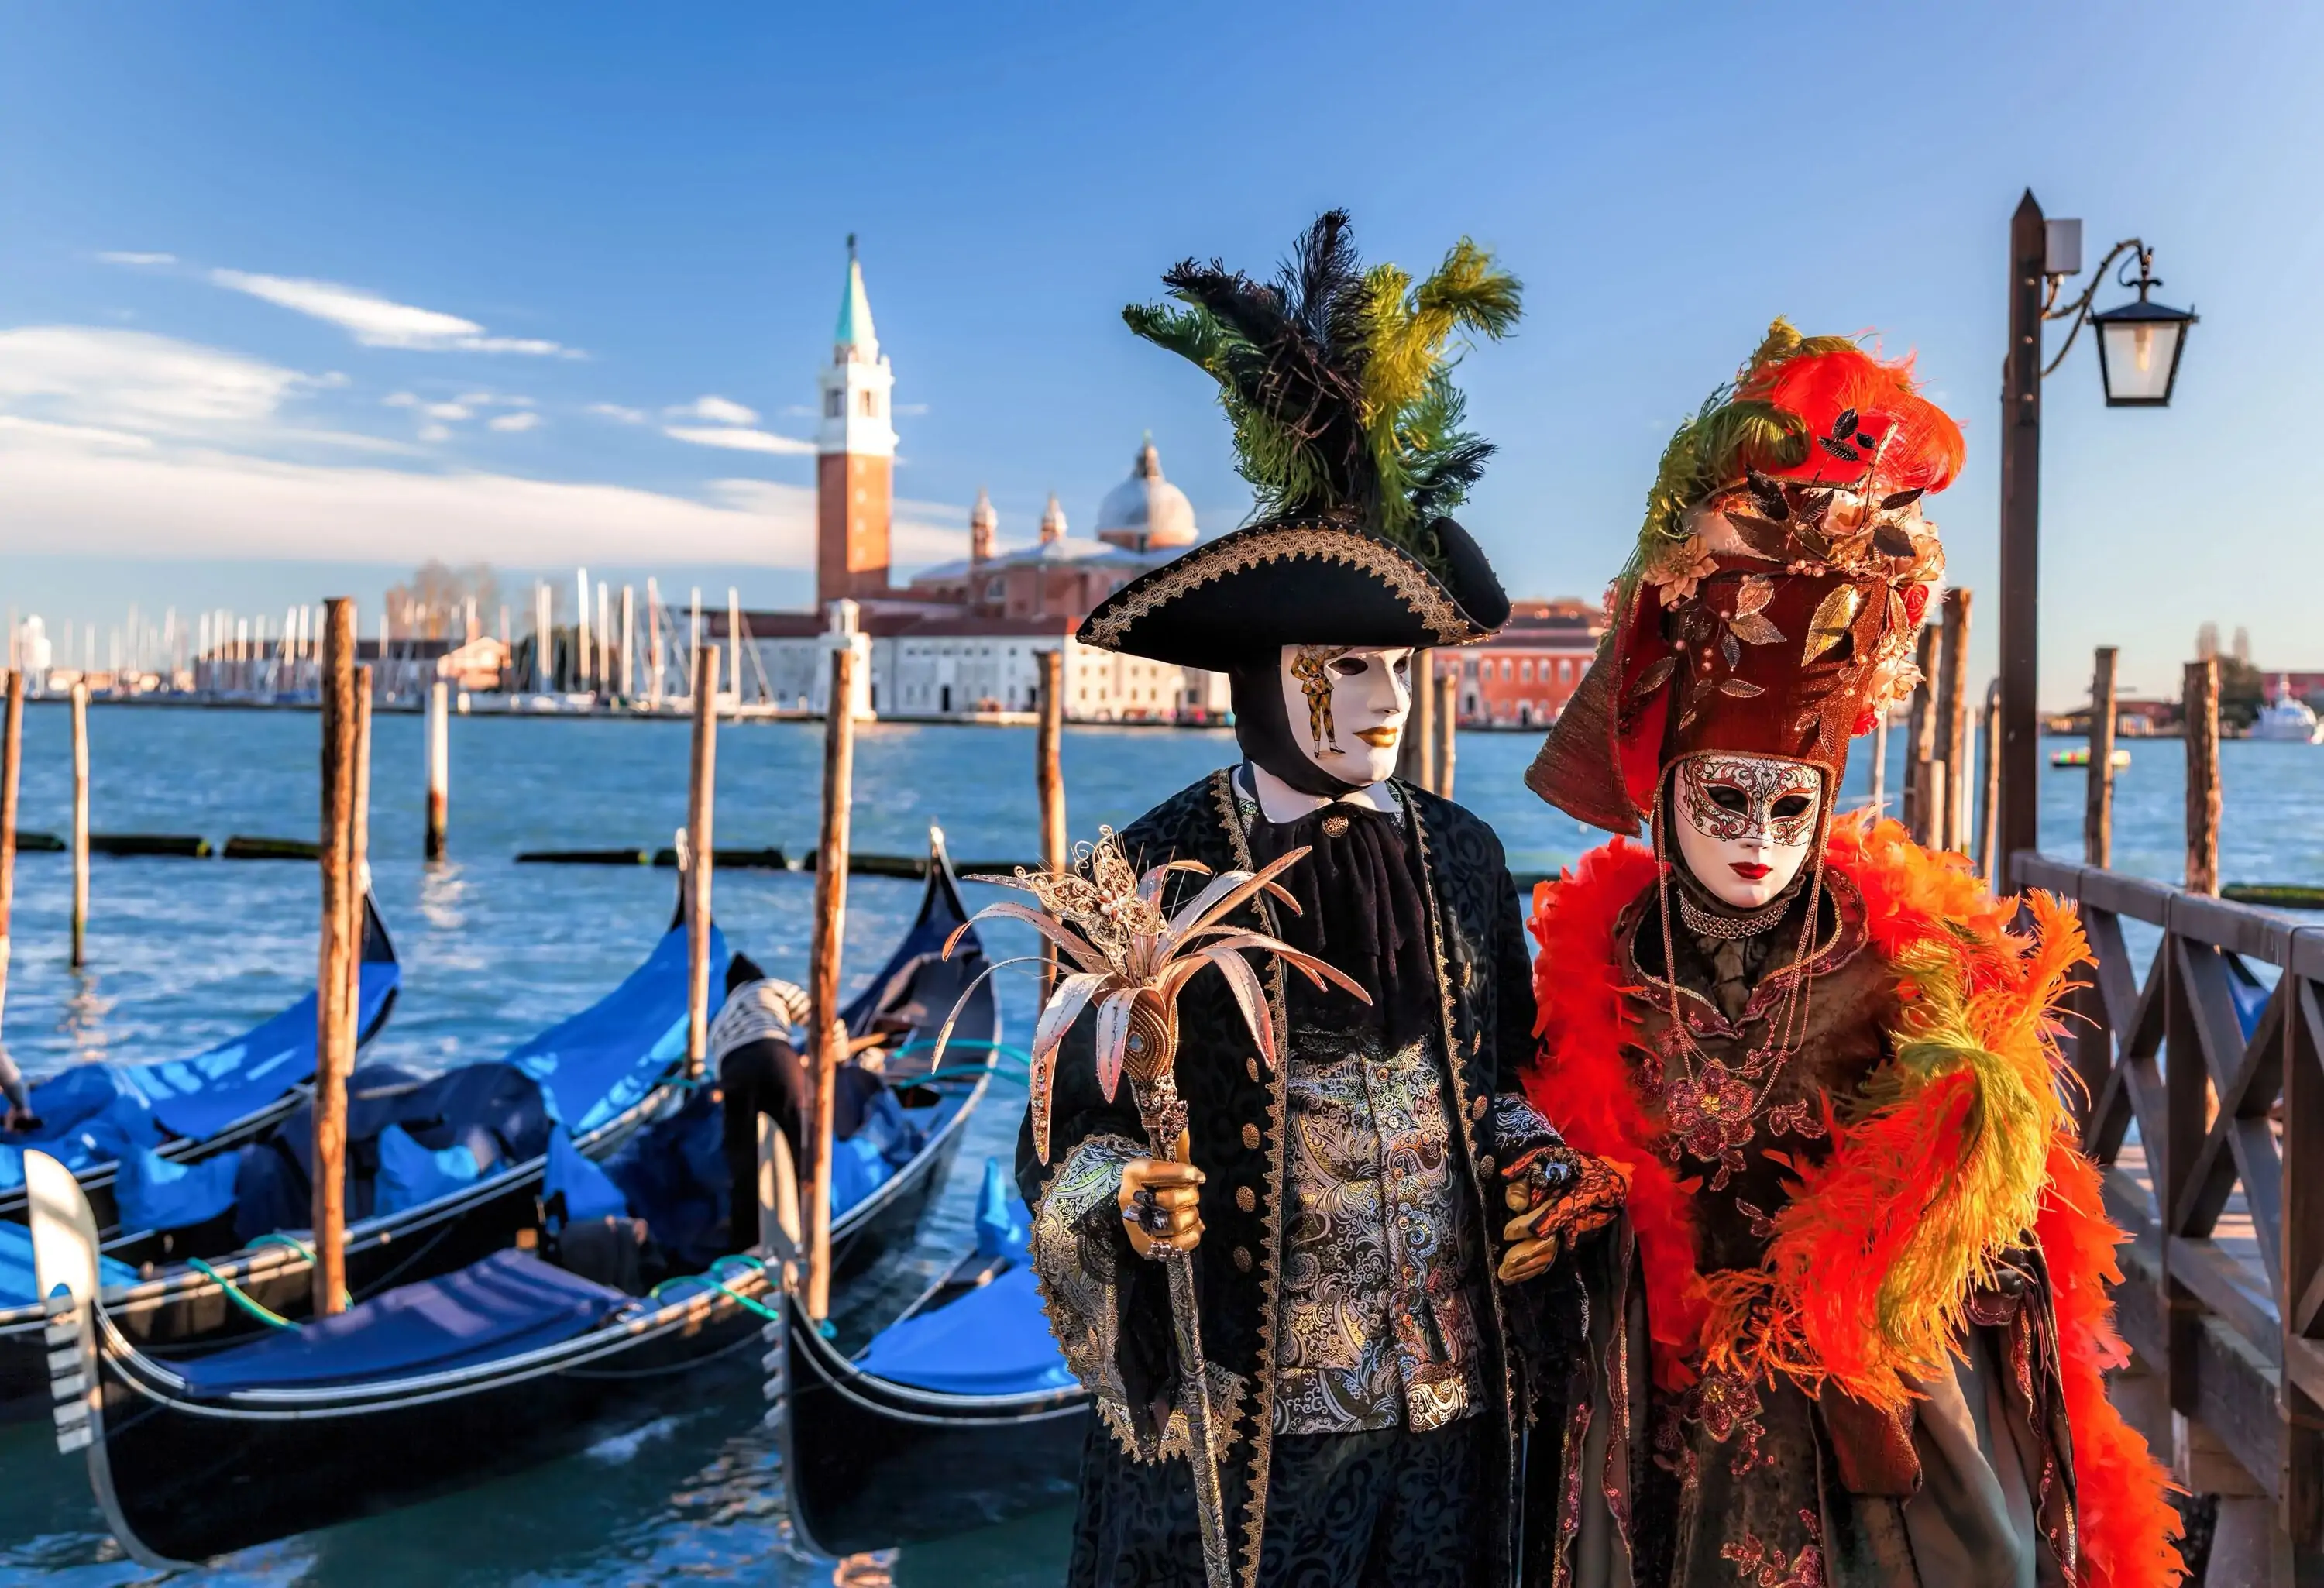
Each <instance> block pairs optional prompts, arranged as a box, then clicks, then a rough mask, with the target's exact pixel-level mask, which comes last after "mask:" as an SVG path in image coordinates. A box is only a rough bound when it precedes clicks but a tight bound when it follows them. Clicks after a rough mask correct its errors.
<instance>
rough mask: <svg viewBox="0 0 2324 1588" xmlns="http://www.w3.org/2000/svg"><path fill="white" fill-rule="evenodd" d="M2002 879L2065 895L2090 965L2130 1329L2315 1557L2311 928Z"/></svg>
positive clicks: (2094, 1110)
mask: <svg viewBox="0 0 2324 1588" xmlns="http://www.w3.org/2000/svg"><path fill="white" fill-rule="evenodd" d="M2010 870H2011V876H2012V880H2013V882H2015V884H2016V885H2017V886H2019V887H2021V888H2024V887H2034V888H2047V889H2049V890H2051V891H2053V892H2056V893H2060V894H2062V895H2064V896H2065V897H2067V898H2069V899H2071V900H2076V901H2078V902H2079V903H2080V906H2081V911H2082V919H2083V924H2084V926H2085V928H2087V929H2088V931H2089V937H2090V946H2091V949H2092V952H2093V953H2094V954H2095V955H2096V956H2097V960H2098V964H2097V966H2096V969H2095V973H2094V974H2089V979H2088V982H2087V984H2085V985H2084V986H2083V987H2081V988H2080V990H2079V991H2077V992H2075V993H2074V994H2073V996H2072V998H2071V1000H2070V1011H2069V1019H2068V1021H2067V1030H2066V1032H2065V1033H2064V1038H2063V1042H2064V1047H2065V1050H2066V1055H2067V1057H2068V1060H2069V1062H2070V1065H2071V1066H2072V1067H2073V1069H2074V1071H2075V1073H2076V1074H2077V1076H2079V1077H2080V1081H2081V1084H2082V1085H2083V1086H2084V1087H2085V1088H2086V1089H2087V1094H2088V1102H2087V1108H2086V1111H2085V1114H2084V1130H2083V1145H2084V1147H2085V1148H2086V1149H2088V1150H2089V1153H2090V1154H2091V1156H2092V1157H2093V1158H2095V1159H2097V1160H2098V1162H2099V1163H2100V1164H2101V1165H2103V1166H2105V1167H2106V1169H2107V1182H2106V1193H2107V1206H2108V1210H2109V1211H2110V1212H2111V1213H2112V1214H2113V1215H2114V1216H2115V1218H2116V1221H2117V1222H2119V1223H2121V1224H2122V1225H2123V1227H2124V1228H2125V1229H2126V1231H2128V1232H2129V1233H2130V1234H2131V1236H2132V1242H2131V1245H2130V1246H2129V1247H2128V1248H2126V1250H2125V1251H2124V1252H2123V1254H2122V1262H2123V1269H2124V1276H2125V1277H2124V1283H2123V1284H2122V1285H2121V1287H2120V1288H2118V1289H2117V1291H2116V1308H2117V1313H2118V1316H2119V1319H2120V1323H2121V1326H2122V1332H2123V1335H2124V1337H2125V1338H2126V1340H2128V1341H2129V1343H2130V1344H2131V1346H2132V1348H2133V1349H2134V1350H2135V1351H2136V1352H2137V1353H2138V1354H2139V1355H2140V1357H2141V1358H2143V1359H2144V1362H2146V1363H2148V1364H2149V1365H2150V1366H2152V1367H2153V1369H2154V1370H2155V1371H2157V1372H2158V1373H2159V1374H2160V1375H2161V1377H2162V1379H2163V1387H2164V1390H2165V1393H2166V1394H2167V1396H2168V1398H2169V1400H2170V1404H2171V1408H2172V1410H2173V1411H2174V1412H2177V1413H2180V1414H2181V1415H2183V1416H2184V1417H2188V1418H2190V1420H2192V1421H2194V1422H2196V1423H2199V1424H2200V1425H2201V1426H2202V1427H2203V1428H2205V1429H2207V1430H2208V1431H2209V1433H2210V1434H2211V1435H2212V1436H2214V1437H2215V1438H2216V1439H2217V1441H2218V1444H2219V1445H2221V1446H2223V1447H2224V1448H2225V1450H2226V1451H2227V1453H2228V1454H2230V1455H2232V1456H2233V1458H2234V1459H2235V1461H2236V1463H2240V1464H2241V1465H2242V1467H2243V1468H2244V1470H2245V1472H2246V1473H2247V1474H2248V1475H2249V1476H2250V1478H2251V1480H2252V1482H2254V1483H2255V1485H2256V1486H2257V1488H2258V1489H2259V1490H2260V1491H2262V1492H2264V1493H2265V1494H2266V1495H2267V1496H2268V1497H2269V1498H2270V1499H2272V1500H2273V1501H2274V1503H2275V1510H2276V1516H2277V1520H2278V1523H2279V1525H2280V1526H2281V1527H2282V1529H2283V1531H2284V1533H2286V1534H2287V1535H2289V1537H2290V1538H2291V1540H2292V1544H2293V1546H2294V1548H2295V1550H2296V1551H2297V1552H2299V1554H2300V1555H2301V1556H2302V1557H2303V1566H2304V1565H2306V1564H2307V1563H2309V1562H2312V1561H2313V1560H2314V1559H2315V1552H2319V1551H2324V928H2319V927H2315V926H2307V925H2302V924H2301V922H2300V921H2299V920H2297V919H2293V918H2291V917H2288V916H2284V915H2280V914H2277V913H2275V912H2274V911H2272V910H2266V909H2256V908H2254V907H2252V906H2248V905H2236V904H2225V903H2222V902H2220V901H2219V900H2217V899H2213V898H2210V897H2209V896H2208V895H2203V894H2196V893H2190V892H2187V891H2184V890H2182V889H2179V888H2173V887H2171V886H2168V885H2166V884H2163V883H2159V882H2147V881H2144V880H2143V879H2138V878H2132V877H2125V876H2121V875H2118V874H2117V873H2115V872H2109V871H2105V870H2102V869H2099V868H2096V867H2087V866H2076V865H2069V864H2064V863H2060V862H2057V861H2052V860H2046V859H2043V857H2041V856H2039V855H2036V854H2028V853H2024V852H2020V853H2019V854H2016V855H2015V856H2014V857H2013V863H2012V865H2011V868H2010ZM2126 922H2134V923H2144V925H2145V926H2147V927H2149V928H2153V929H2154V932H2153V936H2154V938H2155V947H2154V949H2153V953H2152V955H2151V956H2145V955H2142V956H2133V954H2132V952H2131V950H2130V948H2129V946H2128V944H2127V942H2126V937H2125V933H2124V929H2123V928H2124V924H2125V923H2126ZM2142 936H2143V934H2142ZM2142 959H2143V960H2144V964H2141V963H2139V961H2140V960H2142ZM2266 967H2273V969H2274V972H2275V979H2274V981H2273V985H2270V984H2269V980H2268V975H2267V974H2266ZM2301 1580H2302V1581H2303V1582H2304V1581H2306V1580H2307V1576H2306V1575H2305V1574H2303V1575H2302V1577H2301Z"/></svg>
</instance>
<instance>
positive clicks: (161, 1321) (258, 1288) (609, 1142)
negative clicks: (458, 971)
mask: <svg viewBox="0 0 2324 1588" xmlns="http://www.w3.org/2000/svg"><path fill="white" fill-rule="evenodd" d="M672 1095H674V1094H669V1093H665V1092H656V1093H653V1094H649V1095H648V1096H647V1097H645V1098H643V1099H641V1100H640V1102H639V1103H638V1104H637V1106H636V1107H634V1108H633V1109H632V1110H631V1111H630V1112H629V1113H626V1114H624V1115H623V1116H622V1118H621V1119H620V1120H619V1121H616V1122H613V1123H611V1124H609V1125H608V1126H607V1127H606V1128H605V1130H604V1131H602V1132H600V1133H598V1134H596V1135H595V1136H593V1137H592V1139H591V1141H590V1150H591V1151H592V1152H593V1153H597V1154H601V1155H602V1154H606V1153H610V1152H612V1151H613V1149H616V1148H618V1147H620V1146H621V1144H622V1142H624V1141H626V1140H629V1138H630V1137H631V1136H632V1134H634V1133H635V1131H637V1129H638V1127H639V1126H640V1125H641V1124H642V1123H644V1122H645V1121H646V1120H647V1119H649V1118H650V1117H651V1116H652V1115H653V1114H654V1113H657V1112H659V1109H660V1108H661V1107H662V1106H663V1105H664V1103H665V1102H666V1100H667V1099H668V1098H669V1096H672ZM542 1172H543V1171H542V1165H541V1163H540V1162H539V1161H538V1160H536V1161H535V1162H533V1163H531V1164H530V1165H527V1166H525V1167H524V1168H520V1169H518V1170H516V1171H513V1172H512V1173H510V1174H509V1175H507V1176H506V1177H504V1178H501V1179H499V1180H497V1181H495V1182H491V1183H486V1184H484V1185H481V1186H478V1187H477V1189H476V1191H475V1192H474V1193H472V1194H471V1195H469V1196H465V1197H462V1198H460V1199H458V1200H457V1201H456V1202H453V1203H450V1204H448V1205H446V1206H444V1207H441V1208H435V1209H429V1208H414V1209H411V1210H410V1213H409V1214H408V1215H400V1216H396V1217H392V1218H390V1219H388V1220H386V1221H384V1223H383V1224H382V1226H381V1227H380V1228H378V1229H376V1230H371V1231H366V1230H364V1228H362V1227H361V1226H357V1228H356V1229H355V1230H354V1231H352V1232H350V1235H351V1239H350V1241H349V1242H348V1244H347V1247H346V1275H347V1289H348V1290H349V1292H350V1293H352V1294H353V1296H354V1297H355V1299H356V1300H357V1301H363V1300H366V1299H368V1298H369V1297H374V1296H376V1295H378V1294H379V1293H380V1292H381V1291H383V1290H386V1289H389V1288H392V1287H393V1286H397V1285H404V1284H410V1282H412V1281H413V1280H416V1279H433V1278H435V1277H436V1276H437V1275H439V1274H446V1273H449V1272H451V1271H452V1270H453V1269H457V1268H464V1267H466V1265H467V1264H469V1263H472V1262H475V1260H477V1259H479V1258H483V1257H489V1256H490V1255H492V1254H493V1252H495V1251H502V1250H503V1249H504V1248H506V1247H509V1246H512V1245H513V1244H515V1242H516V1240H517V1237H518V1233H519V1232H520V1231H523V1230H530V1229H537V1228H538V1227H539V1223H540V1212H539V1199H540V1180H541V1174H542ZM91 1200H92V1203H93V1202H94V1198H92V1199H91ZM154 1255H155V1256H157V1257H160V1256H161V1255H162V1254H161V1253H159V1252H158V1251H157V1252H156V1253H155V1254H154ZM133 1260H134V1254H133ZM218 1261H219V1262H220V1263H221V1264H224V1263H225V1262H226V1260H225V1259H223V1258H221V1259H219V1260H218ZM308 1273H309V1270H308V1268H307V1265H306V1264H305V1263H304V1262H302V1261H298V1260H290V1261H285V1262H282V1263H281V1264H280V1265H279V1266H274V1267H271V1268H269V1269H266V1270H265V1271H263V1272H261V1273H256V1274H252V1275H249V1276H246V1277H240V1278H238V1279H237V1280H236V1283H237V1284H238V1285H239V1286H240V1288H241V1290H242V1292H243V1294H244V1295H245V1296H247V1297H250V1299H251V1300H253V1301H254V1302H256V1303H257V1304H258V1305H259V1306H264V1307H266V1308H268V1309H270V1310H271V1311H273V1312H276V1313H279V1314H281V1315H282V1316H285V1317H290V1318H300V1317H304V1316H307V1313H308V1310H309V1299H310V1297H311V1295H312V1284H311V1281H310V1280H309V1278H308ZM106 1316H108V1317H110V1318H111V1319H112V1321H113V1324H114V1326H115V1327H116V1328H118V1329H119V1330H120V1331H121V1333H122V1334H124V1335H125V1336H127V1337H128V1338H129V1339H130V1340H131V1341H132V1342H134V1343H135V1344H136V1345H137V1346H138V1347H139V1348H140V1349H143V1350H150V1351H152V1353H153V1354H154V1355H155V1356H157V1357H159V1358H161V1360H163V1361H170V1360H175V1359H181V1358H184V1357H187V1356H193V1355H199V1354H202V1353H206V1352H210V1351H217V1350H220V1349H223V1348H224V1347H226V1346H229V1345H238V1344H240V1343H243V1342H244V1341H246V1340H249V1339H251V1338H253V1337H254V1336H255V1335H258V1334H263V1333H264V1332H265V1331H266V1329H267V1327H268V1325H265V1324H263V1323H262V1322H261V1321H259V1320H258V1319H257V1318H255V1317H254V1316H251V1314H249V1313H248V1312H246V1311H244V1309H243V1308H241V1307H240V1306H236V1305H235V1302H234V1300H233V1298H232V1297H229V1296H227V1295H226V1292H225V1291H224V1290H223V1289H221V1288H218V1287H217V1286H216V1285H213V1284H209V1283H208V1282H207V1281H205V1280H202V1279H199V1278H198V1276H185V1277H184V1279H183V1281H182V1282H181V1283H180V1284H178V1285H174V1286H171V1287H170V1288H169V1289H168V1293H167V1294H164V1295H161V1296H158V1297H138V1296H137V1295H136V1294H135V1293H134V1291H133V1292H132V1293H131V1295H130V1297H128V1298H126V1299H122V1300H118V1301H116V1302H115V1303H114V1304H113V1305H111V1306H108V1307H107V1309H106ZM48 1383H49V1366H48V1348H47V1346H46V1345H45V1344H44V1343H42V1320H41V1316H40V1311H39V1309H38V1308H37V1307H18V1308H15V1309H13V1311H11V1312H10V1313H9V1314H8V1315H7V1316H6V1320H5V1322H0V1422H18V1421H26V1420H30V1419H34V1418H45V1417H47V1416H48V1415H49V1390H48Z"/></svg>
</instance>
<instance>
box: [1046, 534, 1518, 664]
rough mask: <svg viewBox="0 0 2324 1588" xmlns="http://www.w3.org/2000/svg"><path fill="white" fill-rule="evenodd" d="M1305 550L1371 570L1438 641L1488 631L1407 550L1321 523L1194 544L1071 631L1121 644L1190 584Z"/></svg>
mask: <svg viewBox="0 0 2324 1588" xmlns="http://www.w3.org/2000/svg"><path fill="white" fill-rule="evenodd" d="M1303 557H1312V558H1314V559H1317V560H1318V561H1321V562H1336V563H1342V564H1344V565H1346V566H1347V567H1350V568H1356V569H1359V570H1360V571H1361V572H1364V573H1368V574H1369V575H1371V576H1372V577H1374V578H1376V579H1378V580H1379V581H1380V582H1381V583H1382V584H1384V585H1386V586H1388V590H1389V592H1390V593H1391V594H1392V595H1395V596H1396V598H1397V600H1399V601H1401V602H1403V603H1404V605H1406V607H1407V608H1409V609H1410V610H1411V612H1412V614H1413V615H1414V616H1415V617H1416V618H1418V619H1419V620H1420V621H1421V623H1423V624H1425V626H1426V627H1427V628H1428V630H1429V631H1430V632H1432V633H1433V634H1434V635H1435V637H1436V642H1437V643H1438V644H1439V645H1467V644H1471V643H1473V642H1476V641H1479V640H1481V639H1483V638H1485V633H1486V631H1484V630H1482V629H1480V628H1478V627H1477V625H1476V624H1474V623H1471V622H1470V621H1469V618H1468V615H1467V614H1465V613H1463V612H1462V610H1461V607H1460V605H1459V604H1458V603H1457V602H1455V601H1454V600H1453V599H1452V596H1451V595H1448V594H1447V593H1446V592H1445V589H1444V586H1442V585H1440V584H1439V583H1437V581H1436V579H1435V577H1434V575H1432V574H1430V573H1429V572H1428V570H1427V569H1425V568H1422V567H1421V566H1420V565H1419V564H1418V563H1417V562H1415V561H1414V560H1413V559H1411V558H1410V557H1409V556H1407V555H1406V553H1404V552H1402V551H1399V550H1397V549H1396V548H1395V547H1393V546H1390V545H1388V544H1387V543H1385V542H1384V541H1379V540H1373V539H1371V538H1370V537H1369V536H1368V535H1364V534H1362V533H1360V532H1359V531H1354V530H1339V529H1330V528H1325V527H1323V526H1302V527H1298V528H1291V529H1259V530H1246V531H1240V532H1239V533H1237V534H1232V535H1229V536H1227V537H1226V538H1225V539H1223V540H1214V541H1213V542H1212V543H1211V544H1210V545H1208V546H1201V547H1197V548H1195V549H1194V550H1192V551H1189V552H1187V553H1186V554H1185V556H1184V557H1181V558H1179V559H1177V561H1176V562H1173V563H1169V564H1167V565H1166V566H1165V567H1162V568H1157V569H1155V570H1154V572H1152V573H1150V574H1148V575H1147V576H1146V577H1143V578H1140V579H1137V580H1135V581H1133V582H1131V583H1130V585H1128V586H1124V587H1123V588H1122V589H1121V590H1120V592H1118V597H1119V599H1120V605H1116V606H1114V607H1113V609H1112V610H1111V611H1110V612H1107V613H1105V614H1104V615H1103V616H1102V617H1093V618H1092V619H1091V621H1089V622H1087V623H1084V624H1083V625H1082V630H1081V632H1080V633H1079V634H1078V635H1077V636H1076V638H1078V639H1079V640H1080V641H1081V642H1082V643H1083V644H1084V645H1094V646H1096V647H1098V648H1099V649H1101V650H1104V651H1118V650H1120V648H1121V642H1122V638H1123V636H1124V635H1125V634H1126V633H1127V632H1129V629H1130V625H1131V624H1132V623H1136V622H1137V621H1138V620H1139V619H1140V618H1142V617H1147V616H1149V615H1151V614H1153V613H1155V612H1157V611H1158V610H1159V609H1160V608H1162V607H1164V606H1166V605H1169V604H1170V603H1171V602H1173V601H1176V599H1177V598H1178V597H1179V596H1181V595H1185V594H1186V593H1187V592H1188V591H1190V590H1198V589H1200V588H1202V587H1203V586H1204V585H1209V584H1214V583H1216V582H1217V581H1218V580H1220V579H1223V578H1225V577H1228V576H1229V575H1231V574H1239V573H1242V572H1244V571H1246V570H1248V569H1250V568H1258V567H1259V566H1261V565H1262V564H1265V563H1270V562H1286V561H1290V560H1293V559H1297V558H1303Z"/></svg>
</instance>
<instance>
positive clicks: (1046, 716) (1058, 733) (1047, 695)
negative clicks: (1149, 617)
mask: <svg viewBox="0 0 2324 1588" xmlns="http://www.w3.org/2000/svg"><path fill="white" fill-rule="evenodd" d="M1039 661H1040V664H1041V684H1040V692H1039V693H1040V699H1039V703H1038V704H1039V706H1040V712H1041V724H1040V727H1039V728H1038V729H1037V731H1036V732H1035V734H1034V735H1033V788H1034V790H1035V792H1036V793H1037V795H1038V796H1039V797H1040V801H1041V865H1042V867H1043V869H1045V870H1047V871H1052V872H1056V871H1063V870H1064V869H1065V765H1064V761H1063V758H1062V756H1061V754H1060V751H1061V748H1062V746H1063V743H1064V741H1065V655H1064V653H1063V652H1062V651H1042V652H1041V653H1040V655H1039ZM1056 979H1057V947H1056V944H1054V943H1051V942H1050V941H1049V940H1048V939H1047V938H1046V937H1045V938H1043V939H1042V940H1041V987H1042V995H1043V997H1044V998H1045V999H1046V998H1047V993H1048V989H1049V988H1050V987H1051V986H1052V985H1053V984H1055V983H1056Z"/></svg>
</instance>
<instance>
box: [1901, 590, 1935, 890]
mask: <svg viewBox="0 0 2324 1588" xmlns="http://www.w3.org/2000/svg"><path fill="white" fill-rule="evenodd" d="M1938 639H1939V633H1938V629H1937V625H1936V624H1934V623H1929V624H1926V625H1924V626H1923V628H1922V630H1921V638H1920V644H1919V649H1918V650H1917V651H1915V653H1914V660H1915V661H1916V662H1917V663H1918V664H1919V666H1920V669H1921V681H1920V682H1919V683H1918V684H1916V685H1914V687H1913V715H1912V717H1911V727H1912V748H1911V751H1910V753H1909V754H1908V755H1907V757H1906V760H1905V764H1904V826H1905V827H1906V828H1907V829H1908V830H1909V831H1910V832H1911V833H1912V835H1913V842H1914V843H1915V844H1919V845H1924V846H1926V847H1928V848H1931V849H1942V848H1943V847H1944V846H1945V835H1944V816H1943V808H1942V806H1941V804H1940V803H1939V800H1938V798H1937V796H1938V777H1937V770H1936V761H1937V710H1936V685H1937V669H1938V667H1939V666H1940V663H1939V661H1938V660H1937V642H1938Z"/></svg>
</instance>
